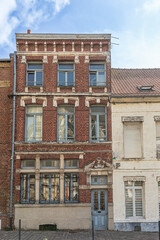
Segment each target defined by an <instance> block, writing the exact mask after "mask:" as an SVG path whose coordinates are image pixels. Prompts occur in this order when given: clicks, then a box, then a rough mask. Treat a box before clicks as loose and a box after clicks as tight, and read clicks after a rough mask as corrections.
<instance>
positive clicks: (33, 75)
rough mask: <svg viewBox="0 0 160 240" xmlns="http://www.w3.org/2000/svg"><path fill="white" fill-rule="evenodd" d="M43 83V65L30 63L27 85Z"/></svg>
mask: <svg viewBox="0 0 160 240" xmlns="http://www.w3.org/2000/svg"><path fill="white" fill-rule="evenodd" d="M42 85H43V65H42V64H40V63H28V65H27V86H42Z"/></svg>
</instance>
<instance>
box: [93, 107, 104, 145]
mask: <svg viewBox="0 0 160 240" xmlns="http://www.w3.org/2000/svg"><path fill="white" fill-rule="evenodd" d="M106 129H107V121H106V108H105V107H102V106H101V107H100V106H93V107H91V108H90V140H91V141H97V142H99V141H106V140H107V131H106Z"/></svg>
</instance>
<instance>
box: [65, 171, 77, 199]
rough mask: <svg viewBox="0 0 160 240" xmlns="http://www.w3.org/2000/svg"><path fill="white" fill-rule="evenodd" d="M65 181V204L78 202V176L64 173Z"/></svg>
mask: <svg viewBox="0 0 160 240" xmlns="http://www.w3.org/2000/svg"><path fill="white" fill-rule="evenodd" d="M64 179H65V197H64V198H65V199H64V200H65V202H78V194H79V193H78V192H79V191H78V188H79V186H78V174H76V173H66V174H65V175H64Z"/></svg>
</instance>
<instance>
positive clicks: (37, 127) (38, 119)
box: [35, 116, 42, 141]
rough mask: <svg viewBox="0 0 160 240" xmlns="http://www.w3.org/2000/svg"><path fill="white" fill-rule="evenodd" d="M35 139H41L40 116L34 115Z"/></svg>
mask: <svg viewBox="0 0 160 240" xmlns="http://www.w3.org/2000/svg"><path fill="white" fill-rule="evenodd" d="M35 140H36V141H42V116H36V138H35Z"/></svg>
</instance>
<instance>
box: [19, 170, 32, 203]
mask: <svg viewBox="0 0 160 240" xmlns="http://www.w3.org/2000/svg"><path fill="white" fill-rule="evenodd" d="M34 202H35V175H34V174H21V203H34Z"/></svg>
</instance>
